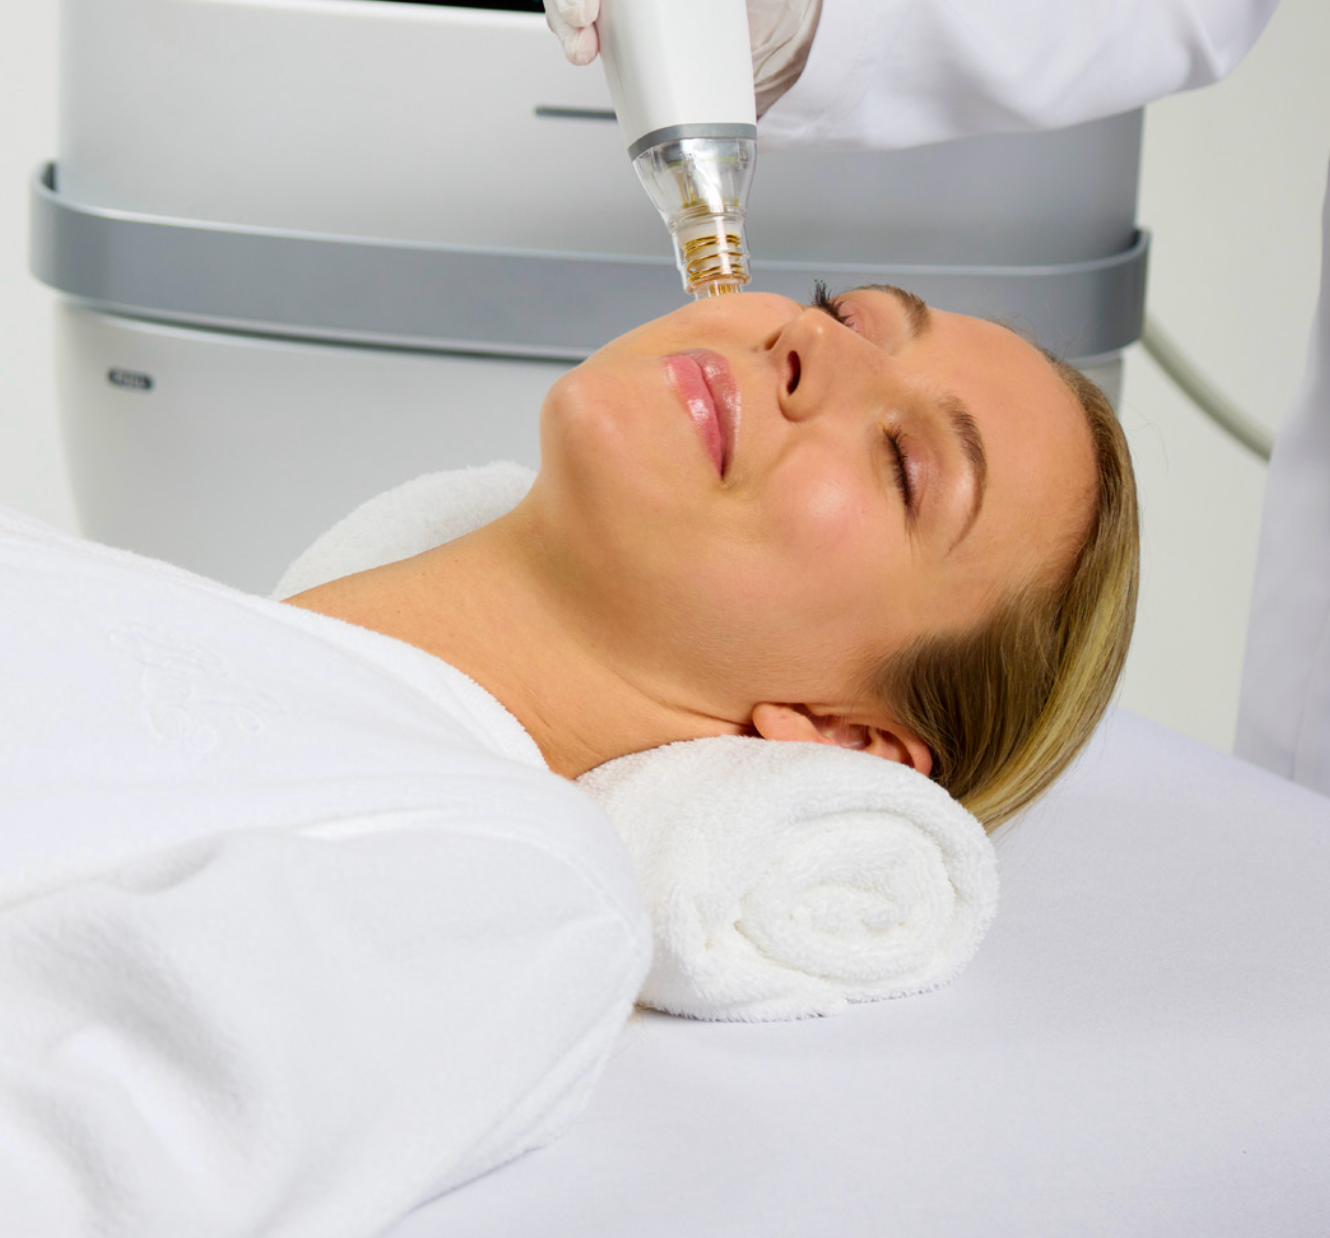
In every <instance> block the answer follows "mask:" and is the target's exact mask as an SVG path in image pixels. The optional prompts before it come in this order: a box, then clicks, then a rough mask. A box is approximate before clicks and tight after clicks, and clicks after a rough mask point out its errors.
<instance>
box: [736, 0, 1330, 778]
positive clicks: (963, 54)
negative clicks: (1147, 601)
mask: <svg viewBox="0 0 1330 1238" xmlns="http://www.w3.org/2000/svg"><path fill="white" fill-rule="evenodd" d="M1276 3H1277V0H1076V3H1067V2H1066V0H823V7H822V18H821V22H820V24H819V28H818V32H817V36H816V38H815V39H814V42H813V46H812V49H811V51H810V54H809V58H808V64H807V66H806V68H805V69H804V72H803V75H802V77H801V78H800V79H799V82H798V83H797V84H796V85H795V86H794V88H793V89H792V90H791V91H790V92H789V93H788V94H787V95H785V96H784V97H783V98H781V99H780V100H779V101H778V102H777V103H776V104H775V105H774V106H773V107H772V108H771V110H770V111H769V112H767V114H766V115H765V116H764V117H763V119H762V122H761V124H760V126H759V135H760V137H761V139H762V142H763V144H764V145H765V146H768V147H771V146H805V145H818V146H842V147H843V146H856V147H869V148H876V149H895V148H901V147H907V146H915V145H920V144H922V143H926V142H938V141H944V140H946V139H948V138H956V137H963V136H966V135H970V134H976V133H995V132H1001V131H1010V130H1022V129H1056V128H1061V127H1063V126H1066V125H1072V124H1077V123H1079V122H1081V121H1086V120H1091V119H1094V118H1096V117H1100V116H1111V115H1114V114H1116V113H1119V112H1124V111H1127V110H1128V109H1131V108H1136V107H1140V106H1141V105H1143V104H1145V103H1148V102H1150V101H1151V100H1153V99H1158V98H1161V97H1162V96H1164V95H1168V94H1171V93H1173V92H1175V91H1179V90H1188V89H1192V88H1194V87H1197V86H1204V85H1208V84H1209V83H1211V82H1215V81H1217V80H1218V79H1219V78H1221V77H1223V76H1224V75H1225V74H1226V73H1228V72H1229V70H1231V69H1232V68H1233V67H1234V65H1236V64H1237V63H1238V61H1239V60H1241V59H1242V57H1243V56H1244V55H1245V54H1246V52H1247V51H1248V49H1249V48H1250V47H1251V46H1252V44H1254V43H1255V42H1256V39H1257V37H1258V36H1259V35H1260V33H1261V31H1262V30H1263V29H1264V28H1265V26H1266V23H1267V22H1268V21H1269V19H1270V17H1271V15H1272V14H1273V12H1274V9H1275V5H1276ZM1324 236H1325V242H1324V245H1323V251H1324V253H1323V260H1322V272H1321V299H1320V307H1319V309H1318V311H1317V316H1316V322H1315V326H1314V328H1313V332H1312V342H1311V354H1310V358H1309V361H1308V365H1307V377H1306V381H1305V382H1304V384H1303V387H1302V390H1301V393H1300V395H1299V397H1298V400H1297V402H1296V404H1295V406H1294V407H1293V408H1292V409H1291V410H1290V411H1289V413H1288V415H1287V417H1286V418H1285V421H1284V423H1283V426H1282V427H1281V429H1280V433H1279V439H1278V442H1277V444H1276V447H1275V453H1274V459H1273V460H1272V461H1271V465H1270V475H1269V479H1268V483H1267V488H1266V501H1265V513H1264V517H1263V525H1262V532H1261V546H1260V554H1259V558H1258V563H1257V570H1256V581H1255V586H1254V589H1253V600H1252V609H1251V620H1250V624H1249V629H1248V637H1247V654H1246V663H1245V667H1244V671H1243V683H1242V701H1241V707H1240V714H1239V720H1238V733H1237V741H1236V745H1235V748H1236V751H1237V753H1238V755H1240V756H1243V757H1246V758H1248V759H1250V760H1253V761H1256V762H1258V763H1259V764H1261V765H1264V766H1266V767H1267V768H1269V769H1271V770H1274V771H1275V772H1277V773H1279V774H1282V775H1284V776H1285V777H1288V778H1292V779H1293V780H1295V781H1297V782H1301V783H1304V784H1306V785H1308V786H1311V787H1315V788H1316V789H1318V790H1320V791H1323V792H1327V793H1330V197H1328V198H1327V203H1326V213H1325V218H1324Z"/></svg>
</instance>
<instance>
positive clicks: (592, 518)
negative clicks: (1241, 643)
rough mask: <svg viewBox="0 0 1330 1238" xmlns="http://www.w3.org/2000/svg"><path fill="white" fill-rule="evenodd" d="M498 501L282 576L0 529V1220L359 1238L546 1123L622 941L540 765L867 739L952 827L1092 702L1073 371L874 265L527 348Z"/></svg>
mask: <svg viewBox="0 0 1330 1238" xmlns="http://www.w3.org/2000/svg"><path fill="white" fill-rule="evenodd" d="M541 453H542V461H543V463H542V467H541V470H540V473H539V475H538V476H537V478H536V481H535V483H534V485H533V487H532V488H531V490H530V492H529V494H528V495H527V496H526V497H525V498H524V499H523V501H522V502H521V503H519V504H518V506H517V507H516V508H515V509H514V510H512V511H511V512H510V513H509V514H507V515H506V516H504V517H502V518H501V519H499V520H497V521H495V522H493V523H491V524H489V525H486V526H485V527H483V528H481V529H479V530H478V531H476V532H474V533H472V534H470V535H468V536H466V537H463V538H461V539H459V540H456V541H452V542H449V543H447V544H445V545H442V546H439V547H437V548H435V549H433V550H430V551H428V552H427V553H425V554H422V555H419V556H417V557H414V558H411V559H407V560H404V561H402V562H398V563H393V564H391V565H389V566H386V567H382V568H378V569H375V570H372V571H367V572H363V573H360V574H358V575H354V576H350V577H346V578H344V579H340V580H336V581H334V582H332V583H330V584H327V585H325V586H322V587H320V588H317V589H313V590H310V591H308V592H306V593H303V594H300V595H299V596H297V597H294V598H291V599H289V603H288V604H281V603H276V602H271V601H268V600H265V599H261V598H257V597H251V596H247V595H244V594H241V593H238V592H236V591H234V590H231V589H228V588H226V587H224V586H221V585H219V584H216V583H214V582H210V581H207V580H204V579H201V578H199V577H196V576H193V575H191V574H189V573H187V572H184V571H180V570H178V569H175V568H171V567H168V566H166V565H164V564H160V563H155V562H152V561H149V560H145V559H140V558H137V557H135V556H132V555H128V554H125V553H122V552H118V551H113V550H109V549H106V548H103V547H98V546H94V545H92V544H89V543H87V542H82V541H78V540H76V539H73V538H69V537H66V536H64V535H61V534H59V533H56V532H54V531H53V530H50V529H48V528H46V527H44V526H41V525H39V524H36V523H35V522H32V521H29V520H27V519H26V518H24V517H21V516H17V515H15V514H13V513H9V514H7V515H5V516H4V518H3V520H2V521H0V632H3V635H4V642H5V647H6V649H7V651H8V656H7V657H6V660H5V669H4V672H3V691H4V699H5V709H4V711H3V720H2V721H0V727H2V728H3V732H4V733H3V746H2V747H0V762H3V767H4V775H3V789H2V791H0V796H2V798H0V803H2V804H3V814H4V815H3V822H4V827H3V844H2V845H3V851H2V852H0V856H2V858H3V863H2V864H0V1072H2V1073H0V1098H2V1100H0V1215H3V1216H4V1217H6V1223H5V1228H6V1231H7V1232H13V1233H16V1234H20V1233H21V1234H24V1235H33V1236H36V1235H48V1234H49V1235H72V1234H83V1233H92V1232H96V1233H97V1234H99V1235H120V1234H124V1235H134V1236H135V1238H147V1236H149V1235H159V1234H160V1235H171V1236H172V1238H176V1236H178V1235H180V1234H186V1233H188V1234H190V1235H229V1234H263V1235H265V1236H273V1235H282V1234H288V1233H290V1234H295V1233H300V1234H314V1233H317V1234H319V1235H321V1236H330V1238H331V1236H335V1235H374V1234H377V1233H379V1232H380V1231H381V1230H382V1229H383V1228H384V1227H385V1226H387V1225H388V1224H390V1223H391V1222H392V1221H393V1220H394V1219H395V1218H396V1217H398V1216H399V1215H401V1214H403V1213H405V1212H406V1211H408V1210H409V1209H410V1208H412V1207H413V1206H415V1205H416V1204H418V1203H420V1202H422V1201H423V1200H425V1199H427V1198H429V1197H430V1196H432V1195H434V1194H437V1193H439V1192H441V1191H444V1190H447V1189H449V1188H451V1187H453V1186H456V1185H458V1184H460V1183H462V1182H465V1181H467V1180H468V1179H470V1178H473V1177H475V1176H477V1175H479V1174H481V1173H483V1172H485V1171H486V1170H488V1169H490V1168H493V1167H494V1166H496V1165H498V1164H500V1163H502V1162H503V1161H505V1160H508V1159H510V1158H511V1157H513V1156H515V1155H517V1154H518V1153H519V1152H521V1151H524V1150H526V1149H528V1148H532V1147H536V1146H539V1145H540V1144H542V1143H544V1142H548V1141H549V1140H550V1139H552V1138H553V1137H554V1136H555V1135H556V1134H557V1133H558V1132H559V1131H560V1130H561V1129H562V1128H563V1127H564V1126H566V1125H567V1123H568V1121H569V1120H570V1119H571V1118H572V1117H573V1116H574V1115H575V1114H576V1112H577V1111H578V1109H579V1108H580V1107H581V1105H582V1104H583V1103H584V1101H585V1099H586V1096H587V1093H588V1091H589V1089H590V1087H591V1086H592V1084H593V1083H594V1081H595V1079H596V1077H597V1075H598V1073H599V1070H600V1068H601V1066H602V1065H603V1063H604V1061H605V1060H606V1058H607V1056H608V1055H609V1053H610V1051H611V1049H612V1047H613V1045H614V1042H615V1040H616V1037H617V1035H618V1032H619V1030H620V1027H621V1025H622V1022H623V1020H624V1018H625V1017H626V1015H627V1013H628V1011H629V1010H630V1008H631V1005H632V1001H633V998H634V995H635V994H636V992H637V989H638V986H639V985H640V983H641V981H642V978H643V975H644V973H645V970H646V967H647V965H648V962H649V953H650V937H649V932H648V928H647V926H646V924H645V922H644V915H643V912H642V907H641V903H640V900H639V898H638V893H637V890H636V887H635V882H634V877H633V873H632V871H631V869H630V867H629V865H628V862H627V859H626V857H625V855H624V852H623V849H622V846H621V844H619V842H618V840H617V839H616V838H615V836H614V834H613V831H612V830H611V827H610V826H609V824H608V822H607V821H606V819H605V818H604V816H603V815H602V814H601V813H600V811H599V810H598V809H597V808H596V807H595V806H594V805H593V804H592V802H591V801H590V800H589V799H588V798H587V797H586V796H585V795H584V794H583V793H582V792H581V791H579V790H578V789H577V788H576V787H574V786H573V785H572V784H571V783H570V782H569V781H567V780H568V779H571V778H574V777H576V776H577V775H580V774H582V773H583V772H585V771H587V770H589V769H591V768H593V767H595V766H598V765H600V764H602V763H603V762H606V761H609V760H611V759H612V758H615V757H618V756H621V755H623V754H626V753H630V752H634V751H638V750H642V749H647V748H651V747H653V746H656V745H661V744H667V743H670V742H672V741H676V740H681V739H691V738H698V737H706V736H718V735H750V736H760V737H764V738H765V739H768V740H772V741H789V740H794V741H807V742H811V743H818V744H829V745H839V746H842V747H847V748H853V749H861V750H863V751H865V752H868V753H871V754H874V755H876V756H879V757H881V758H882V759H884V760H886V761H895V762H903V763H905V764H907V765H910V766H912V767H914V768H915V769H916V770H919V771H921V772H923V773H926V774H929V775H930V776H931V777H932V778H933V779H935V780H936V781H937V782H939V783H940V784H941V785H942V786H944V787H946V788H947V789H948V790H949V791H950V792H951V793H952V794H953V795H954V796H956V797H957V798H958V799H960V800H961V801H962V802H963V803H964V804H966V805H967V806H968V807H969V808H970V809H971V811H972V812H974V813H975V814H976V815H977V816H978V817H979V818H980V819H981V820H982V821H983V822H984V823H985V824H986V825H989V826H992V825H995V824H997V823H999V822H1001V821H1003V820H1005V819H1007V818H1008V817H1010V816H1011V815H1012V814H1013V813H1015V812H1017V811H1018V810H1019V809H1020V808H1021V807H1022V806H1023V805H1025V804H1027V803H1028V802H1029V801H1030V800H1031V799H1032V798H1033V797H1034V796H1036V795H1038V794H1039V793H1040V792H1041V791H1042V790H1043V789H1044V788H1045V787H1047V786H1048V785H1049V783H1050V782H1052V781H1053V780H1054V779H1055V778H1056V777H1057V775H1058V774H1059V772H1060V771H1061V770H1062V769H1064V768H1065V766H1066V765H1067V763H1068V762H1069V761H1070V759H1071V758H1072V756H1073V755H1074V754H1075V752H1076V751H1077V750H1078V749H1079V748H1080V747H1081V745H1082V744H1083V743H1084V741H1085V739H1086V738H1087V736H1088V735H1089V733H1090V732H1091V730H1092V728H1093V727H1094V725H1095V723H1096V721H1097V719H1098V718H1099V716H1100V715H1101V713H1102V711H1103V709H1104V708H1105V705H1106V702H1107V701H1108V699H1109V696H1110V694H1111V692H1112V689H1113V685H1114V683H1115V680H1116V678H1117V676H1118V673H1119V671H1120V668H1121V666H1122V662H1123V659H1124V656H1125V652H1126V647H1127V643H1128V639H1129V635H1130V630H1131V623H1132V613H1133V607H1134V599H1135V582H1136V570H1137V540H1136V514H1135V511H1136V509H1135V497H1134V485H1133V480H1132V475H1131V468H1130V463H1129V461H1128V457H1127V452H1126V447H1125V444H1124V440H1123V437H1122V434H1121V432H1120V430H1119V428H1118V426H1117V423H1116V420H1115V418H1114V416H1113V414H1112V411H1111V409H1110V408H1109V406H1108V404H1107V402H1106V401H1105V400H1104V398H1103V396H1102V395H1101V394H1100V393H1099V391H1098V390H1097V389H1096V388H1095V387H1094V386H1093V385H1092V384H1090V383H1089V382H1088V381H1087V380H1085V379H1084V378H1083V377H1081V376H1080V375H1079V374H1078V373H1077V372H1075V371H1073V370H1071V369H1070V368H1069V367H1066V366H1064V365H1061V364H1059V363H1057V362H1053V361H1050V360H1049V359H1048V358H1046V357H1045V355H1044V354H1042V353H1041V352H1039V351H1038V350H1037V349H1035V348H1033V347H1031V346H1030V345H1029V344H1027V343H1025V342H1024V341H1023V340H1021V339H1020V338H1018V337H1017V336H1016V335H1014V334H1013V333H1011V332H1010V331H1008V330H1006V329H1005V328H1002V327H999V326H995V325H993V324H991V323H987V322H983V321H979V320H977V319H972V318H967V317H962V316H958V315H955V314H949V313H943V312H941V311H938V310H936V309H932V310H930V309H929V308H928V307H927V306H926V305H924V304H923V302H921V301H919V300H918V299H917V298H915V297H913V296H911V295H910V294H909V293H906V292H902V291H900V290H896V289H887V288H864V289H859V290H855V291H852V292H849V293H847V294H845V295H843V296H840V297H837V298H835V299H834V300H833V299H829V298H827V297H826V296H825V295H823V294H821V293H819V296H818V298H817V299H816V301H815V303H814V304H813V305H812V306H807V307H806V306H802V305H799V304H796V303H795V302H792V301H788V300H786V299H784V298H781V297H776V296H769V295H763V294H756V293H752V294H746V295H743V296H738V297H725V298H720V299H718V300H715V301H712V302H704V303H699V304H694V305H689V306H686V307H684V308H682V309H680V310H678V311H677V312H676V313H673V314H670V315H668V316H666V317H665V318H662V319H659V320H657V321H655V322H651V323H648V324H647V325H645V326H642V327H640V328H638V329H637V330H635V331H632V332H630V333H628V334H627V335H625V336H623V337H621V338H620V339H618V340H615V341H614V342H613V343H611V344H609V345H608V346H606V347H605V348H604V349H602V350H601V351H600V352H598V353H597V354H596V355H595V356H593V357H592V358H590V359H589V360H588V361H587V362H585V363H584V364H583V365H581V366H579V367H578V368H576V369H574V370H572V371H571V372H569V373H567V374H566V375H564V376H563V377H562V378H560V379H559V380H558V381H557V382H556V383H555V384H554V386H553V387H552V388H551V390H550V392H549V394H548V396H547V397H546V400H545V404H544V407H543V410H542V415H541Z"/></svg>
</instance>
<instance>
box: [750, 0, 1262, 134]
mask: <svg viewBox="0 0 1330 1238" xmlns="http://www.w3.org/2000/svg"><path fill="white" fill-rule="evenodd" d="M1276 3H1277V0H823V5H822V17H821V21H820V23H819V26H818V30H817V34H816V36H815V37H814V40H813V45H812V49H811V52H810V54H809V58H808V64H807V65H806V67H805V68H804V71H803V74H802V76H801V77H800V79H799V81H798V82H797V83H796V84H795V86H794V87H793V89H792V90H791V91H790V92H789V93H788V94H786V95H785V96H784V97H783V98H781V99H780V100H778V101H777V102H776V104H775V105H774V106H773V107H772V108H771V110H770V111H769V112H768V113H767V114H766V116H764V117H763V119H762V122H761V124H760V126H759V136H760V138H761V141H762V143H763V145H764V146H766V147H769V148H770V147H780V146H787V147H788V146H842V147H846V146H848V147H862V148H870V149H898V148H903V147H908V146H917V145H921V144H923V143H928V142H939V141H944V140H947V139H950V138H957V137H964V136H967V135H970V134H979V133H997V132H1004V131H1018V130H1031V129H1059V128H1063V127H1064V126H1067V125H1073V124H1078V123H1080V122H1082V121H1087V120H1092V119H1095V118H1097V117H1102V116H1112V115H1116V114H1117V113H1120V112H1125V111H1128V110H1130V109H1132V108H1137V107H1140V106H1142V105H1143V104H1145V103H1148V102H1150V101H1151V100H1153V99H1158V98H1161V97H1162V96H1164V95H1168V94H1172V93H1174V92H1175V91H1180V90H1190V89H1193V88H1195V87H1198V86H1204V85H1207V84H1209V83H1211V82H1214V81H1217V80H1218V79H1219V78H1222V77H1223V76H1224V75H1225V74H1227V73H1228V72H1229V71H1230V70H1231V69H1232V68H1233V67H1234V65H1236V64H1237V63H1238V61H1239V60H1241V59H1242V57H1243V56H1244V55H1245V54H1246V52H1247V51H1248V49H1249V48H1250V47H1251V46H1252V44H1253V43H1255V41H1256V39H1257V36H1259V35H1260V33H1261V31H1262V30H1263V29H1264V28H1265V25H1266V23H1267V22H1268V21H1269V19H1270V17H1271V14H1272V13H1273V12H1274V8H1275V5H1276Z"/></svg>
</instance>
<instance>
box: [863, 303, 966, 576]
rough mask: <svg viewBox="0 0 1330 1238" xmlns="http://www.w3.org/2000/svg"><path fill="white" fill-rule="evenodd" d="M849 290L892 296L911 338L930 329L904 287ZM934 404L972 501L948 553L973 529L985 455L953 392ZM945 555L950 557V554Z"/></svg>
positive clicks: (924, 311)
mask: <svg viewBox="0 0 1330 1238" xmlns="http://www.w3.org/2000/svg"><path fill="white" fill-rule="evenodd" d="M851 291H852V292H885V293H887V294H888V295H889V296H892V297H894V298H895V299H896V300H897V301H898V302H899V303H900V306H901V308H902V309H903V310H904V311H905V320H906V323H907V325H908V326H909V330H910V338H911V339H918V338H919V337H920V336H921V335H925V334H927V333H928V331H929V330H930V329H931V328H932V326H933V315H932V313H931V312H930V311H929V308H928V302H927V301H925V300H924V299H923V298H922V297H920V296H916V295H915V294H914V293H913V292H910V291H908V290H907V289H905V288H897V287H896V286H895V284H861V285H859V287H858V288H853V289H851ZM937 404H938V407H939V408H940V409H941V410H942V412H943V413H944V414H945V415H946V418H947V421H948V423H949V424H950V426H951V430H952V433H953V434H954V435H955V436H956V438H957V441H958V442H959V443H960V445H961V454H962V456H963V457H964V458H965V463H966V466H967V468H968V470H969V473H970V480H971V481H972V483H973V489H974V501H973V502H972V503H971V504H970V510H969V513H968V514H967V515H966V517H965V523H964V525H962V526H961V531H960V534H959V535H958V536H957V538H956V540H955V541H954V542H952V544H951V550H955V549H956V547H957V546H959V545H960V544H961V542H963V541H964V540H965V538H966V536H967V535H968V534H969V532H970V530H971V529H972V528H974V522H975V521H976V520H978V519H979V512H980V510H981V509H982V508H983V505H984V491H985V489H986V488H987V486H988V456H987V455H986V454H985V453H984V437H983V435H982V434H980V433H979V424H978V422H976V421H975V419H974V417H973V416H972V415H971V413H970V410H969V409H968V408H966V407H965V404H964V402H963V401H962V400H961V398H960V397H959V396H958V395H955V394H954V393H953V392H950V391H944V392H943V393H942V394H941V395H940V396H939V397H938V398H937ZM947 553H948V554H950V553H951V551H950V550H949V551H948V552H947Z"/></svg>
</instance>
